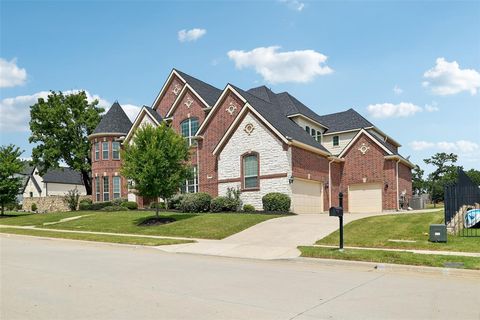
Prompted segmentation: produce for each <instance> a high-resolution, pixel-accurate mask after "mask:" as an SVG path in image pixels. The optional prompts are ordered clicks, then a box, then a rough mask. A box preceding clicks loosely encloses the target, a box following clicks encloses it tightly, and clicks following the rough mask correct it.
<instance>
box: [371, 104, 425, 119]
mask: <svg viewBox="0 0 480 320" xmlns="http://www.w3.org/2000/svg"><path fill="white" fill-rule="evenodd" d="M367 111H368V113H370V115H371V116H373V117H374V118H392V117H395V118H398V117H409V116H413V115H414V114H415V113H417V112H421V111H422V108H421V107H419V106H417V105H415V104H413V103H409V102H400V103H398V104H393V103H378V104H371V105H369V106H367Z"/></svg>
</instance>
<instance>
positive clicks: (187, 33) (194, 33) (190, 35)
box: [178, 28, 207, 42]
mask: <svg viewBox="0 0 480 320" xmlns="http://www.w3.org/2000/svg"><path fill="white" fill-rule="evenodd" d="M206 33H207V30H205V29H199V28H194V29H190V30H186V29H183V30H180V31H178V41H180V42H187V41H197V40H198V39H200V38H201V37H203V36H204V35H205V34H206Z"/></svg>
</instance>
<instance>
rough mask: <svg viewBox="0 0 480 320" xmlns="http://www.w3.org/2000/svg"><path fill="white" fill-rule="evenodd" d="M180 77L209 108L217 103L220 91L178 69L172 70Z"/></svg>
mask: <svg viewBox="0 0 480 320" xmlns="http://www.w3.org/2000/svg"><path fill="white" fill-rule="evenodd" d="M174 70H175V71H176V72H178V74H180V76H181V77H182V78H183V79H184V80H185V81H186V82H187V83H188V84H189V85H190V86H191V87H192V88H193V90H195V91H196V92H197V93H198V94H199V95H200V97H202V99H203V100H205V102H206V103H207V104H208V105H209V106H210V107H213V105H215V102H217V100H218V98H219V97H220V95H221V94H222V90H220V89H218V88H215V87H214V86H212V85H210V84H208V83H206V82H203V81H201V80H198V79H197V78H194V77H192V76H191V75H188V74H186V73H184V72H182V71H180V70H178V69H174Z"/></svg>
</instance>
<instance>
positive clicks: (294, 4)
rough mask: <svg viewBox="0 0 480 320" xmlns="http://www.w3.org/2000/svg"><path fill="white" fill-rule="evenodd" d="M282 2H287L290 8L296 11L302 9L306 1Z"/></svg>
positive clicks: (284, 0)
mask: <svg viewBox="0 0 480 320" xmlns="http://www.w3.org/2000/svg"><path fill="white" fill-rule="evenodd" d="M280 2H281V3H285V4H286V5H287V6H288V7H289V8H290V9H292V10H295V11H302V10H303V9H304V8H305V3H303V2H300V1H298V0H280Z"/></svg>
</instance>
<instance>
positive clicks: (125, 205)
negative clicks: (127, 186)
mask: <svg viewBox="0 0 480 320" xmlns="http://www.w3.org/2000/svg"><path fill="white" fill-rule="evenodd" d="M120 206H121V207H122V208H126V209H128V210H137V209H138V204H137V203H136V202H135V201H126V202H124V203H122V204H121V205H120Z"/></svg>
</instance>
